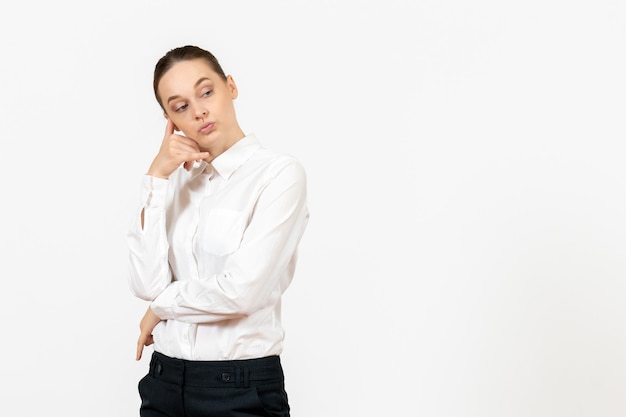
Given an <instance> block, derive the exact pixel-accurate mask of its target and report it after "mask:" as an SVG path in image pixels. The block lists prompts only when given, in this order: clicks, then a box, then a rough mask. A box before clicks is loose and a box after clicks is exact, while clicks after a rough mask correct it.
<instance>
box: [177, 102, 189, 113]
mask: <svg viewBox="0 0 626 417" xmlns="http://www.w3.org/2000/svg"><path fill="white" fill-rule="evenodd" d="M187 106H188V104H182V105H180V106H178V107H176V109H174V110H175V111H177V112H179V113H180V112H181V111H183V110H185V109H186V108H187Z"/></svg>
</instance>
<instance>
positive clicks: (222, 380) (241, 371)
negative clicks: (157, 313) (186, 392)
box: [150, 352, 284, 388]
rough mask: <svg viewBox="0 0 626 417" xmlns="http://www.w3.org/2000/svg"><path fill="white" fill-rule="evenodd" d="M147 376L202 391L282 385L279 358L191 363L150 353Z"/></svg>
mask: <svg viewBox="0 0 626 417" xmlns="http://www.w3.org/2000/svg"><path fill="white" fill-rule="evenodd" d="M150 375H151V376H152V377H154V378H157V379H160V380H163V381H166V382H170V383H173V384H177V385H181V386H182V385H185V386H196V387H205V388H219V387H230V388H248V387H250V385H252V386H255V385H265V384H276V383H278V384H281V385H282V384H284V374H283V368H282V365H281V362H280V357H279V356H267V357H264V358H255V359H237V360H224V361H190V360H186V359H176V358H171V357H169V356H166V355H163V354H162V353H159V352H153V353H152V358H151V359H150Z"/></svg>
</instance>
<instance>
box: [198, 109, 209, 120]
mask: <svg viewBox="0 0 626 417" xmlns="http://www.w3.org/2000/svg"><path fill="white" fill-rule="evenodd" d="M207 113H208V112H207V110H206V109H205V108H203V107H196V119H204V118H205V117H206V115H207Z"/></svg>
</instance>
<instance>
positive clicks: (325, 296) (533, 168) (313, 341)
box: [0, 0, 626, 417]
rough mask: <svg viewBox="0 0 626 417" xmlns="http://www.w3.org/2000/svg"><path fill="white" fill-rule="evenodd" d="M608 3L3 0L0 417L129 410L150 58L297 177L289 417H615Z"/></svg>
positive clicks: (622, 184)
mask: <svg viewBox="0 0 626 417" xmlns="http://www.w3.org/2000/svg"><path fill="white" fill-rule="evenodd" d="M625 28H626V6H625V5H624V3H623V2H619V1H615V0H593V1H591V0H587V1H556V0H541V1H539V0H531V1H525V2H498V1H489V0H479V1H473V2H466V1H461V0H444V1H441V0H438V1H436V0H429V1H423V0H417V1H409V0H407V1H401V0H387V1H329V0H317V1H310V2H305V1H287V0H284V1H277V0H272V1H263V2H260V1H251V0H250V1H220V2H212V1H182V2H174V1H163V0H158V1H154V0H152V1H147V0H143V1H118V0H115V1H107V2H98V3H93V2H79V1H73V2H68V1H55V2H46V1H37V2H22V3H18V2H11V3H9V2H5V3H3V4H2V6H0V36H1V38H2V65H1V77H0V91H1V92H2V100H0V121H1V122H2V123H1V124H2V148H1V151H0V175H1V178H2V195H3V197H2V202H3V203H2V211H1V216H0V236H1V238H0V245H1V246H0V256H1V257H2V266H3V273H2V275H3V284H4V285H3V290H2V294H3V296H2V302H1V303H0V314H1V315H2V318H3V320H2V326H1V327H0V335H1V337H2V342H1V343H0V346H1V348H0V349H1V350H0V353H1V356H0V359H1V360H0V375H2V379H3V381H4V385H5V388H4V389H3V390H2V393H1V394H0V397H1V398H2V408H3V409H5V410H12V411H11V415H14V416H34V415H49V414H51V413H54V414H55V415H56V414H58V415H63V416H84V415H90V416H94V417H97V416H106V417H110V416H135V415H138V406H139V399H138V395H137V391H136V385H137V382H138V380H139V379H140V378H141V376H143V374H144V373H145V371H146V369H147V363H148V360H147V359H148V358H149V353H150V352H151V350H150V349H149V350H148V352H147V354H146V355H145V356H144V359H142V360H141V361H140V362H139V363H137V362H135V361H134V348H135V341H136V337H137V329H138V321H139V319H140V317H141V315H142V314H143V312H144V310H145V308H146V305H145V304H144V303H143V302H141V301H139V300H137V299H134V298H133V297H132V296H131V295H130V292H129V291H128V288H127V285H126V279H127V262H126V256H127V248H126V240H125V239H126V237H125V234H126V230H127V226H128V222H129V220H130V215H131V212H132V209H133V208H134V207H135V204H136V202H137V197H138V195H137V192H138V189H139V181H140V177H141V175H143V173H144V172H145V170H146V169H147V167H148V165H149V163H150V161H151V159H152V157H153V155H154V153H155V152H156V149H157V147H158V145H159V143H160V141H161V137H162V133H163V129H164V122H163V118H162V115H161V114H160V111H159V109H158V106H157V104H156V102H155V101H154V98H153V97H152V91H151V81H152V80H151V74H152V70H153V66H154V64H155V62H156V60H157V59H158V58H159V57H160V56H161V55H162V54H163V53H165V52H166V51H167V50H168V49H170V48H172V47H175V46H179V45H182V44H187V43H191V44H197V45H200V46H202V47H205V48H208V49H210V50H212V51H213V52H214V53H215V54H216V55H217V56H218V58H220V60H221V61H222V64H223V66H224V67H225V69H226V71H227V72H229V73H231V74H233V75H234V77H235V80H236V81H237V82H238V85H239V88H240V97H239V98H238V100H237V108H238V112H239V119H240V122H241V124H242V127H243V128H244V129H245V130H246V131H247V132H255V133H256V134H257V135H258V136H259V137H260V138H261V139H262V140H263V142H264V144H265V145H266V146H268V147H271V148H274V149H277V150H281V151H284V152H287V153H290V154H292V155H294V156H296V157H298V158H299V159H300V160H301V162H302V163H303V164H304V166H305V168H306V169H307V172H308V176H309V193H310V202H309V205H310V211H311V221H310V226H309V229H308V230H307V232H306V234H305V237H304V238H303V241H302V245H301V259H300V263H299V267H298V271H297V276H296V279H295V281H294V283H293V285H292V287H291V288H290V289H289V290H288V292H287V294H286V295H285V299H284V322H285V326H286V329H287V336H286V345H285V352H284V354H283V362H284V365H285V370H286V373H287V390H288V393H289V395H290V399H291V405H292V410H293V416H294V417H334V416H340V417H345V416H392V415H394V416H395V415H401V416H432V417H470V416H472V417H502V416H507V417H518V416H519V417H544V416H545V417H555V416H563V417H578V416H593V417H597V416H602V417H613V416H620V417H621V416H624V415H626V402H625V401H624V394H623V393H624V391H625V390H626V355H624V352H626V303H625V302H624V299H625V298H626V280H625V279H624V277H625V276H626V257H625V254H626V220H625V219H626V216H625V214H626V177H625V174H626V167H625V165H624V162H623V161H624V155H625V152H626V146H624V139H625V133H626V128H625V126H624V114H625V111H626V104H625V100H624V97H626V82H625V77H624V74H625V73H626V57H625V54H624V42H625V41H626V29H625Z"/></svg>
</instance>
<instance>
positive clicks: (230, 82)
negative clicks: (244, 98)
mask: <svg viewBox="0 0 626 417" xmlns="http://www.w3.org/2000/svg"><path fill="white" fill-rule="evenodd" d="M226 86H227V87H228V92H229V93H230V98H231V99H233V100H234V99H236V98H237V96H238V95H239V90H237V84H235V80H234V79H233V76H232V75H228V76H227V77H226Z"/></svg>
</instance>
